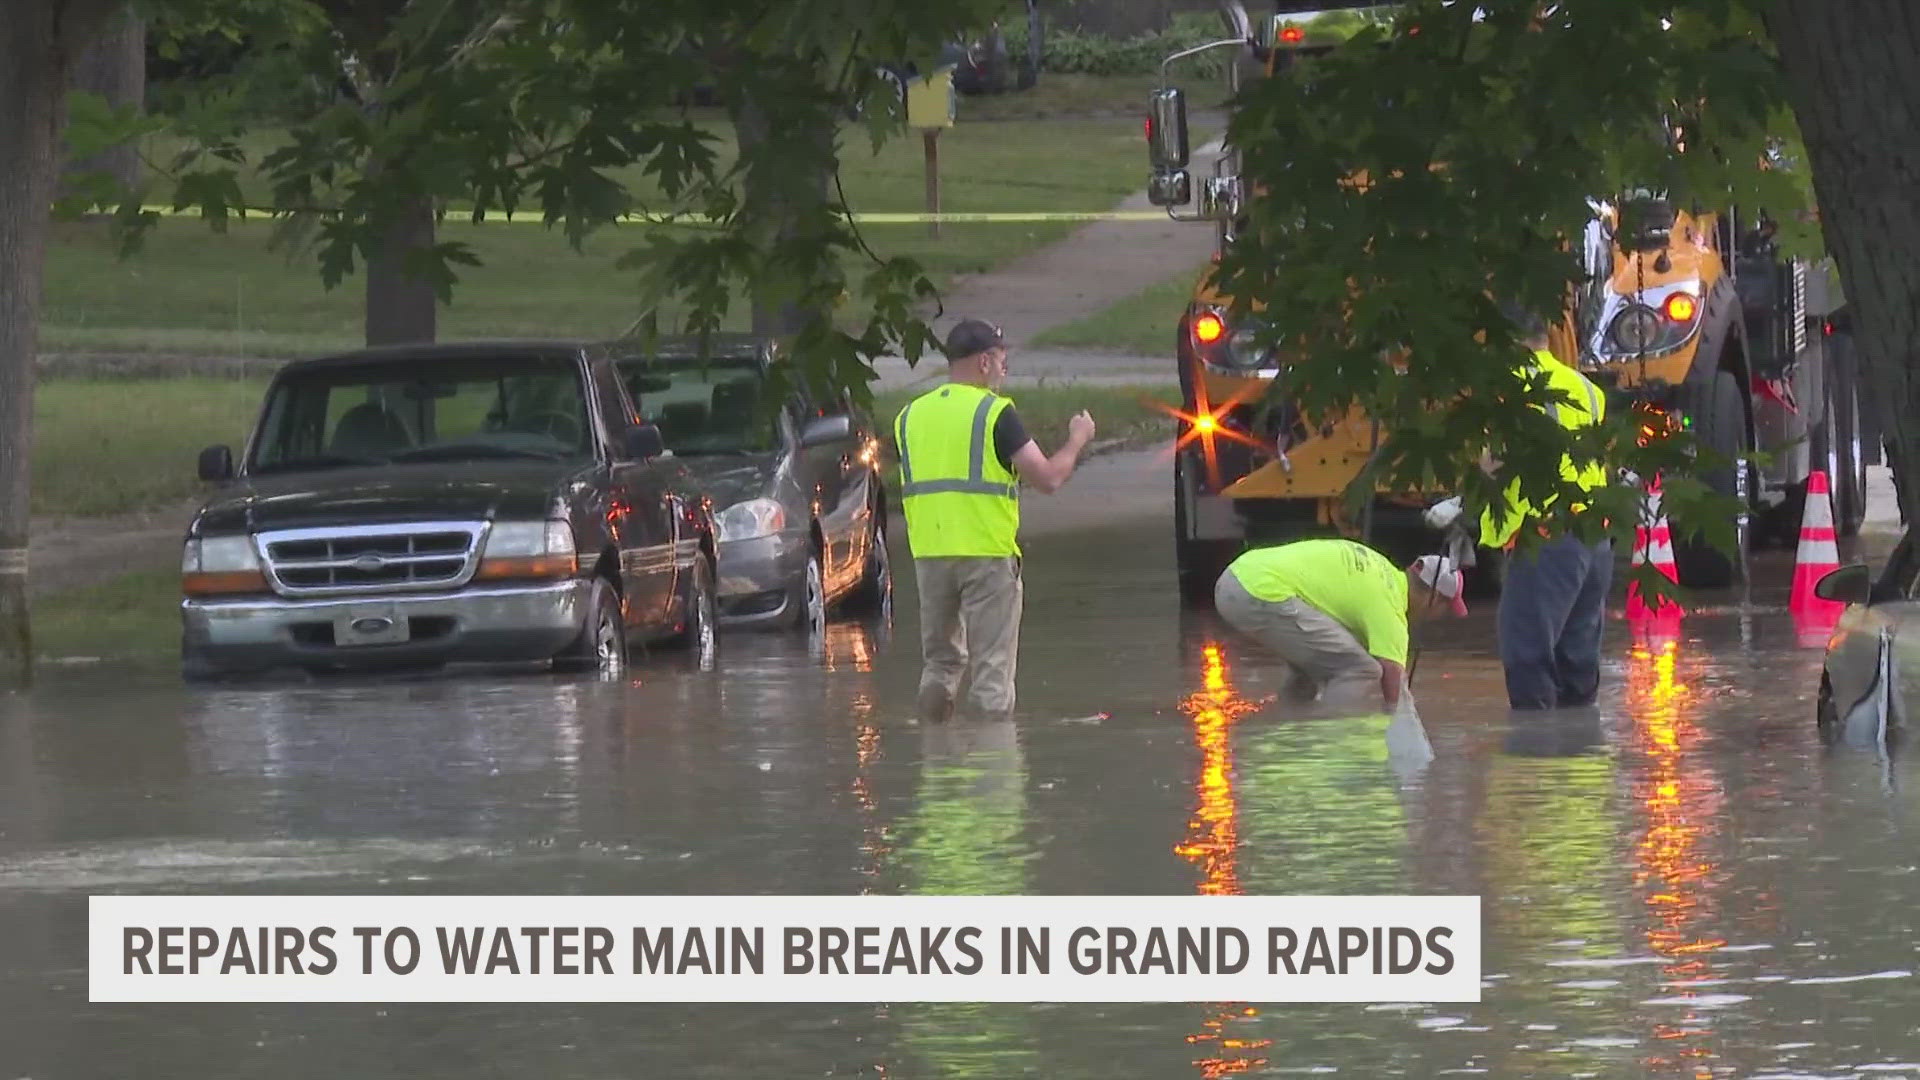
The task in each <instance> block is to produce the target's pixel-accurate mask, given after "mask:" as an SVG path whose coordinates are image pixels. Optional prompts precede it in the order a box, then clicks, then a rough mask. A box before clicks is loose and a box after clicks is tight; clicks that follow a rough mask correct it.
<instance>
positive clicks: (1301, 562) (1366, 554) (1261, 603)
mask: <svg viewBox="0 0 1920 1080" xmlns="http://www.w3.org/2000/svg"><path fill="white" fill-rule="evenodd" d="M1463 584H1464V583H1463V580H1462V577H1461V574H1460V571H1459V570H1458V569H1456V568H1455V567H1454V565H1453V561H1452V560H1451V559H1447V558H1443V557H1441V556H1438V555H1426V556H1422V557H1421V558H1420V559H1418V560H1416V561H1415V562H1414V564H1413V565H1412V566H1410V567H1407V568H1406V569H1405V570H1402V569H1401V568H1399V567H1397V566H1395V565H1394V564H1393V563H1392V562H1390V561H1389V560H1388V559H1387V557H1386V556H1384V555H1382V554H1380V553H1379V552H1377V551H1375V550H1373V549H1372V548H1370V547H1368V546H1366V545H1365V544H1361V543H1356V542H1355V541H1352V540H1345V539H1339V538H1334V537H1328V538H1324V539H1313V540H1296V541H1294V542H1292V543H1289V544H1281V545H1278V546H1276V547H1265V548H1256V549H1254V550H1252V551H1248V552H1246V553H1245V554H1243V555H1241V556H1240V557H1239V558H1237V559H1235V560H1234V561H1233V563H1232V564H1231V565H1229V566H1228V567H1227V569H1226V572H1225V573H1223V574H1221V575H1220V580H1219V581H1218V582H1217V583H1216V584H1215V585H1214V590H1213V602H1214V608H1215V609H1216V610H1217V611H1219V613H1220V617H1221V618H1223V619H1225V620H1226V621H1227V623H1228V624H1229V625H1231V626H1232V627H1233V628H1234V629H1236V630H1239V631H1240V632H1241V633H1244V634H1246V635H1248V636H1249V637H1252V638H1253V639H1254V640H1256V641H1258V642H1260V643H1261V644H1262V645H1265V646H1266V647H1267V648H1268V649H1270V650H1272V651H1273V652H1274V653H1276V654H1277V655H1278V656H1279V657H1280V659H1281V660H1282V661H1283V662H1284V664H1285V666H1286V680H1287V681H1286V686H1285V688H1284V693H1285V694H1286V696H1287V697H1288V698H1290V699H1292V700H1294V701H1297V702H1305V701H1312V700H1315V699H1316V698H1321V699H1324V700H1326V701H1328V702H1334V701H1338V702H1339V703H1341V704H1348V703H1353V704H1360V703H1363V702H1370V701H1374V700H1378V701H1381V702H1383V703H1384V704H1385V705H1386V707H1387V709H1388V710H1392V709H1394V708H1396V707H1398V706H1399V704H1400V697H1401V694H1402V693H1403V692H1404V690H1405V688H1406V664H1407V620H1408V618H1409V616H1410V615H1411V616H1412V617H1413V618H1423V617H1425V616H1426V615H1427V614H1428V613H1430V612H1433V611H1436V610H1438V608H1439V605H1438V604H1437V603H1436V602H1435V601H1436V600H1440V599H1444V600H1445V601H1446V602H1447V610H1449V611H1451V612H1452V613H1453V614H1454V615H1456V616H1464V615H1465V614H1466V613H1467V605H1466V603H1465V601H1463V600H1462V599H1461V597H1460V594H1461V590H1462V587H1463ZM1436 594H1437V595H1436Z"/></svg>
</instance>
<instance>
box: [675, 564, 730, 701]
mask: <svg viewBox="0 0 1920 1080" xmlns="http://www.w3.org/2000/svg"><path fill="white" fill-rule="evenodd" d="M681 603H682V607H681V610H682V611H683V612H685V614H686V620H685V622H683V623H682V625H681V627H680V632H679V633H678V634H677V635H675V637H674V642H673V643H674V645H675V646H676V647H678V648H681V649H684V650H686V660H687V663H688V664H689V665H690V666H691V667H693V668H694V669H695V670H698V671H711V670H713V665H714V661H715V659H716V658H717V656H718V654H719V640H720V600H719V596H718V593H717V592H716V589H715V585H714V572H713V560H711V559H709V558H708V557H707V553H706V552H704V551H702V552H701V553H700V554H699V555H697V556H695V557H694V560H693V573H691V574H689V575H687V584H686V591H685V592H684V593H683V594H682V597H681Z"/></svg>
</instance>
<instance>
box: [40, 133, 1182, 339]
mask: <svg viewBox="0 0 1920 1080" xmlns="http://www.w3.org/2000/svg"><path fill="white" fill-rule="evenodd" d="M260 138H261V139H265V138H266V137H265V136H261V137H260ZM861 138H862V137H861V136H860V135H859V134H858V133H857V132H852V131H850V132H849V135H848V139H847V146H848V151H847V162H846V166H845V168H844V170H843V177H842V179H843V184H844V186H845V189H846V192H847V197H848V200H849V202H850V204H851V205H852V206H853V207H854V208H855V209H856V210H859V211H884V212H899V211H908V212H911V211H917V210H920V209H922V208H923V193H922V187H923V164H922V160H921V147H920V141H919V140H918V139H917V138H904V139H898V140H895V141H893V142H890V143H888V144H887V145H886V146H884V147H883V148H882V149H881V151H880V152H879V153H878V154H873V153H870V152H869V147H868V144H866V143H864V142H861V141H860V139H861ZM941 147H942V163H941V171H942V177H943V190H942V209H944V210H948V211H954V212H1006V211H1021V210H1032V211H1048V212H1061V211H1102V210H1106V209H1109V208H1111V207H1112V206H1113V205H1114V204H1115V203H1117V202H1118V201H1120V200H1121V199H1123V198H1125V197H1126V196H1127V195H1129V194H1130V193H1132V192H1133V191H1135V190H1136V189H1137V188H1138V187H1139V186H1140V185H1141V183H1142V182H1143V178H1144V175H1145V169H1146V165H1145V158H1144V154H1143V152H1142V146H1141V140H1140V136H1139V132H1138V129H1137V126H1136V125H1135V124H1134V123H1133V122H1131V121H1129V120H1125V119H1120V118H1104V119H1073V120H1057V119H1056V120H1003V121H974V122H971V123H961V124H959V125H957V126H955V127H954V128H953V129H951V130H950V131H947V132H946V133H945V134H944V135H942V136H941ZM1075 227H1077V225H1076V223H1074V222H1032V223H1027V222H1021V223H1011V224H999V223H953V224H947V225H944V226H942V230H941V231H942V235H941V236H940V237H938V238H934V237H930V236H928V235H927V229H926V227H925V226H924V225H894V224H884V225H876V224H869V225H864V226H862V232H863V234H864V236H865V237H866V239H867V241H868V242H869V243H870V244H871V245H872V246H873V247H874V248H875V249H876V250H878V251H879V252H881V253H883V254H886V255H909V256H912V257H914V258H917V259H919V260H920V261H921V262H922V263H923V265H925V266H926V268H927V269H928V270H929V272H930V273H931V274H932V275H933V277H934V278H935V281H936V283H939V284H941V285H944V284H946V283H947V282H948V281H950V280H951V278H952V277H953V276H954V275H956V274H972V273H980V272H983V271H986V270H988V269H991V268H992V267H993V266H995V265H998V264H999V263H1001V262H1004V261H1006V260H1007V259H1010V258H1012V257H1014V256H1016V255H1019V254H1021V253H1022V252H1025V251H1027V250H1029V249H1031V248H1033V247H1035V246H1038V245H1040V244H1045V243H1048V242H1050V241H1053V240H1057V239H1060V238H1061V237H1063V236H1065V235H1067V234H1068V233H1069V232H1071V231H1072V230H1073V229H1074V228H1075ZM644 228H648V226H642V225H622V226H617V227H614V228H610V229H607V230H603V231H602V232H600V233H598V234H597V235H595V236H593V237H591V238H589V240H588V241H587V242H586V244H585V245H584V250H583V251H582V252H578V253H576V252H575V251H574V250H573V249H572V248H571V247H570V246H569V245H568V244H567V243H566V241H565V239H564V237H563V236H562V235H561V234H560V233H558V232H555V231H550V230H548V229H546V228H545V227H543V226H542V225H540V224H538V222H537V220H529V221H527V222H493V223H487V224H482V225H474V224H472V223H470V222H457V221H452V220H449V221H448V222H447V223H446V224H445V225H444V226H443V227H442V229H441V234H440V239H441V240H443V241H461V242H464V243H467V244H469V245H471V246H472V247H473V249H474V251H475V252H476V253H477V254H478V255H479V257H480V258H481V260H482V262H483V265H482V266H480V267H475V268H461V270H460V282H459V283H458V285H456V287H455V291H454V301H453V304H452V305H451V306H450V307H448V308H446V309H443V311H442V312H441V316H440V336H441V337H442V338H443V339H448V340H452V339H459V338H473V337H482V336H514V337H527V336H589V337H591V336H600V335H613V334H618V333H620V332H621V331H623V330H625V329H626V328H627V327H628V326H629V325H631V324H632V322H633V320H634V319H635V318H636V317H637V316H638V314H639V306H638V294H637V289H636V288H635V286H634V284H633V278H632V277H631V276H629V275H626V274H622V273H620V272H618V271H616V270H614V269H613V265H612V264H613V261H614V260H615V259H616V258H617V257H618V256H620V255H621V254H623V253H625V252H626V251H628V250H631V249H632V248H633V247H635V246H637V245H638V242H639V240H640V235H641V230H642V229H644ZM270 239H271V224H270V223H269V222H268V221H266V220H264V219H253V220H249V221H245V222H240V223H236V224H234V225H233V226H231V227H230V228H229V230H228V231H227V232H226V233H225V234H216V233H214V232H212V231H211V230H210V229H209V228H208V227H207V226H206V225H204V224H203V223H201V222H199V221H198V220H197V219H194V218H191V217H182V218H175V219H170V220H167V221H165V222H163V224H162V225H161V227H160V228H159V229H158V230H157V231H156V232H155V233H154V234H153V235H152V236H151V237H150V238H149V240H148V243H147V246H146V248H145V250H144V251H142V252H141V253H139V254H137V255H135V256H133V257H131V258H128V259H124V260H123V259H121V258H120V257H119V255H118V253H117V250H116V249H115V247H114V245H113V243H112V242H111V240H110V239H109V237H108V235H107V231H106V227H105V226H104V225H102V224H98V223H71V224H62V225H60V226H58V227H57V228H56V229H55V231H54V235H53V243H52V245H51V247H50V250H49V252H48V258H47V279H46V298H45V303H44V307H43V309H42V325H41V337H42V347H43V348H44V349H45V350H46V351H49V352H148V353H170V354H198V355H246V356H259V355H264V356H285V355H302V354H308V353H312V352H315V351H322V350H331V349H339V348H353V347H357V346H358V345H359V344H360V342H361V340H362V337H361V317H362V306H363V297H364V283H363V279H361V278H359V277H358V276H355V277H352V278H349V279H348V280H347V281H345V282H343V283H342V284H341V285H340V286H339V287H337V288H335V289H333V290H331V291H328V290H326V289H324V288H323V287H322V286H321V284H320V279H319V275H318V272H317V269H316V266H315V262H314V260H313V258H312V257H311V255H306V254H301V253H299V252H289V251H285V250H281V249H276V248H274V247H273V246H272V245H271V244H270V242H269V241H270ZM855 276H856V279H857V276H858V272H857V268H856V273H855ZM731 314H732V315H733V317H734V322H735V324H736V325H741V324H743V323H744V318H745V312H744V311H743V310H739V309H736V310H735V311H734V312H732V313H731Z"/></svg>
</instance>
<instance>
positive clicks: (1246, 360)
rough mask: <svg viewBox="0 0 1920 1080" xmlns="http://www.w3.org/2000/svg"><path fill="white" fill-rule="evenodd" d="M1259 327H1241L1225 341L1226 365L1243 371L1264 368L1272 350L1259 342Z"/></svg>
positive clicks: (1261, 328) (1260, 328)
mask: <svg viewBox="0 0 1920 1080" xmlns="http://www.w3.org/2000/svg"><path fill="white" fill-rule="evenodd" d="M1263 329H1265V328H1264V327H1260V326H1243V327H1241V328H1240V329H1238V330H1235V331H1234V332H1233V336H1232V337H1229V338H1228V339H1227V363H1229V364H1231V365H1233V366H1234V367H1237V368H1240V369H1241V370H1243V371H1251V370H1253V369H1255V368H1261V367H1265V366H1266V364H1267V360H1268V358H1269V357H1271V356H1272V355H1273V350H1272V349H1269V348H1267V347H1266V346H1264V345H1261V344H1260V342H1259V336H1260V331H1261V330H1263Z"/></svg>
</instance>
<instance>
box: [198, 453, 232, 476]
mask: <svg viewBox="0 0 1920 1080" xmlns="http://www.w3.org/2000/svg"><path fill="white" fill-rule="evenodd" d="M200 479H202V480H210V481H214V482H216V483H217V482H220V481H225V480H231V479H233V451H232V450H230V449H228V448H227V447H225V446H209V447H207V448H206V449H205V450H202V451H200Z"/></svg>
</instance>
